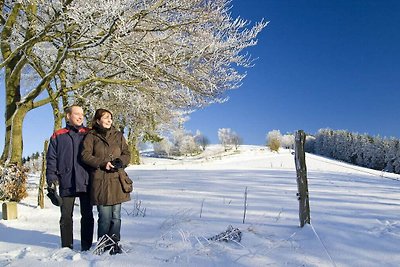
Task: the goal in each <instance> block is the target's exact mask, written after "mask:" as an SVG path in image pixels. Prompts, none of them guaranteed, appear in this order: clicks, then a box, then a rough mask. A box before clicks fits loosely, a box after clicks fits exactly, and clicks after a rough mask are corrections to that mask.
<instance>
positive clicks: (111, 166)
mask: <svg viewBox="0 0 400 267" xmlns="http://www.w3.org/2000/svg"><path fill="white" fill-rule="evenodd" d="M111 169H114V165H112V164H111V162H110V161H109V162H107V164H106V170H107V171H109V170H111Z"/></svg>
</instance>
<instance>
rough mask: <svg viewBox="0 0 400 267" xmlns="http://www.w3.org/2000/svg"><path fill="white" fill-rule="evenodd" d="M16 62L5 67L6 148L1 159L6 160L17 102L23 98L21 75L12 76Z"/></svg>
mask: <svg viewBox="0 0 400 267" xmlns="http://www.w3.org/2000/svg"><path fill="white" fill-rule="evenodd" d="M15 64H16V62H14V61H13V62H11V63H10V64H9V66H7V67H6V68H5V78H4V82H5V88H6V90H5V98H6V101H5V102H6V110H5V126H6V129H5V131H6V132H5V134H4V148H3V153H2V155H1V158H0V161H1V162H4V161H6V160H7V158H8V156H9V154H10V149H11V147H10V142H11V137H12V133H11V128H12V118H13V116H14V113H16V110H17V103H18V102H19V101H20V100H21V95H20V76H19V75H14V76H13V77H14V78H13V79H12V78H11V76H12V75H11V73H12V72H13V70H14V68H15Z"/></svg>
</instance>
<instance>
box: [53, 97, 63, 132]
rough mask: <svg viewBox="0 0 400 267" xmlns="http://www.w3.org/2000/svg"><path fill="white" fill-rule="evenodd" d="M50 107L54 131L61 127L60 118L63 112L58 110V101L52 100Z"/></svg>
mask: <svg viewBox="0 0 400 267" xmlns="http://www.w3.org/2000/svg"><path fill="white" fill-rule="evenodd" d="M51 107H52V108H53V119H54V124H53V128H54V129H53V130H54V131H56V130H58V129H61V128H62V119H63V115H64V114H63V112H61V111H60V108H59V107H58V101H52V102H51Z"/></svg>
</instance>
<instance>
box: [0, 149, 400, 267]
mask: <svg viewBox="0 0 400 267" xmlns="http://www.w3.org/2000/svg"><path fill="white" fill-rule="evenodd" d="M142 160H143V163H144V164H143V165H140V166H132V167H129V168H128V173H129V174H130V175H131V177H133V178H134V180H135V193H133V194H132V198H134V199H135V200H133V201H131V202H128V203H124V204H123V211H122V241H121V244H122V246H123V248H124V249H125V250H126V254H121V255H116V256H110V255H101V256H96V255H93V254H92V253H91V252H84V253H81V252H79V250H80V242H79V238H80V235H79V231H80V227H79V218H80V215H79V208H78V207H76V208H75V213H74V217H75V220H74V227H75V228H74V238H75V240H74V244H75V249H76V250H70V249H66V248H64V249H62V248H60V240H59V225H58V220H59V210H58V208H57V207H55V206H52V204H51V203H50V201H49V200H48V199H47V198H46V206H45V208H44V209H40V208H38V207H37V206H36V205H37V204H36V203H37V183H38V178H37V177H34V176H32V177H31V178H30V183H29V184H30V195H29V197H28V198H26V199H24V200H23V201H22V202H21V203H20V204H19V205H18V213H19V214H18V215H19V218H18V220H10V221H5V220H1V221H0V266H30V267H33V266H111V265H112V266H400V181H399V180H397V179H400V176H398V175H394V174H388V173H381V172H378V171H373V170H369V169H364V168H360V167H355V166H352V165H348V164H345V163H341V162H338V161H333V160H329V159H326V158H322V157H318V156H315V155H309V154H307V156H306V161H307V169H308V178H309V181H308V182H309V192H310V208H311V225H306V226H305V227H304V228H300V227H299V218H298V201H297V198H296V192H297V184H296V171H295V169H294V158H293V155H291V154H290V151H288V150H281V151H280V153H278V154H277V153H272V152H269V151H268V150H267V148H265V147H259V146H242V147H240V151H239V152H229V153H224V152H223V151H222V150H221V148H220V147H219V146H212V147H210V148H209V149H208V150H207V151H206V152H205V153H204V154H203V155H201V156H197V157H193V158H184V159H180V160H172V159H157V158H143V159H142ZM246 187H247V213H246V216H245V223H243V217H244V216H243V213H244V212H243V211H244V199H245V197H244V195H245V194H244V193H245V190H246ZM138 203H140V207H139V210H140V211H141V212H145V216H144V217H143V216H140V214H139V216H134V214H135V213H136V212H138V209H137V208H135V204H138ZM144 209H145V210H144ZM94 210H95V209H94ZM95 216H97V213H96V212H95ZM229 225H232V226H233V227H235V228H239V230H240V231H241V232H242V240H241V242H240V243H235V242H219V241H209V240H208V238H210V237H212V236H215V235H217V234H219V233H221V232H223V231H225V230H226V229H227V227H228V226H229ZM95 230H96V228H95Z"/></svg>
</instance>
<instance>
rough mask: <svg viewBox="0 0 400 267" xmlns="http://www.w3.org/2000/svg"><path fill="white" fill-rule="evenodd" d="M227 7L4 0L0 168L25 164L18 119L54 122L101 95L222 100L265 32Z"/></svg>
mask: <svg viewBox="0 0 400 267" xmlns="http://www.w3.org/2000/svg"><path fill="white" fill-rule="evenodd" d="M229 3H230V1H228V0H213V1H204V0H148V1H134V0H115V1H86V0H42V1H37V0H21V1H14V0H3V1H0V8H1V12H0V35H1V39H0V49H1V58H0V69H1V70H3V73H4V80H5V90H6V92H5V95H6V108H5V110H6V112H5V123H6V127H5V129H6V133H5V145H4V149H3V153H2V157H1V159H2V160H3V161H7V162H18V163H20V162H21V158H22V148H23V145H22V124H23V120H24V118H25V116H26V114H27V113H28V112H29V111H30V110H32V109H34V108H37V107H40V106H43V105H46V104H48V103H50V104H52V107H53V110H54V117H55V121H56V120H58V121H60V118H61V117H60V114H59V113H60V112H59V110H60V109H61V110H62V106H63V105H67V104H69V102H71V101H78V102H79V101H81V100H82V99H84V98H90V97H91V96H92V95H93V94H101V95H104V91H103V90H105V91H110V90H111V91H112V90H114V86H118V87H120V88H121V89H123V90H127V91H129V92H130V93H132V94H134V95H141V96H143V97H142V99H143V98H145V99H147V101H149V102H150V103H155V102H156V101H157V100H156V99H158V98H161V99H168V102H169V103H171V104H172V105H173V107H174V108H178V109H180V108H183V109H195V108H197V107H203V106H205V105H208V104H210V103H215V102H220V101H222V100H223V99H224V96H223V94H224V92H225V91H226V90H228V89H233V88H236V87H238V85H239V84H240V81H241V80H242V79H243V78H244V74H241V73H239V72H238V68H237V67H238V66H239V67H249V66H251V63H252V60H251V58H249V57H248V56H246V54H242V51H243V50H244V49H245V48H247V47H249V46H253V45H255V44H256V39H255V38H256V37H257V35H258V33H259V32H260V31H261V30H262V29H263V28H264V27H265V25H266V23H264V22H260V23H256V24H255V25H254V26H252V27H248V25H249V24H248V22H247V21H245V20H243V19H240V18H238V19H234V18H232V17H231V13H230V11H229ZM28 80H29V81H28ZM61 100H62V101H61ZM135 103H138V102H135ZM150 103H149V104H150ZM139 104H140V103H139ZM145 106H146V107H148V106H147V105H145ZM129 107H130V106H126V108H129ZM146 114H151V116H156V115H154V112H146ZM151 116H150V117H151ZM150 120H152V118H151V119H150ZM58 124H59V123H58ZM55 127H57V126H56V125H55ZM11 137H12V138H11Z"/></svg>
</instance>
